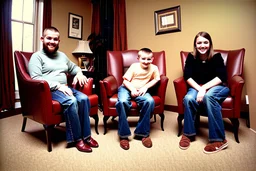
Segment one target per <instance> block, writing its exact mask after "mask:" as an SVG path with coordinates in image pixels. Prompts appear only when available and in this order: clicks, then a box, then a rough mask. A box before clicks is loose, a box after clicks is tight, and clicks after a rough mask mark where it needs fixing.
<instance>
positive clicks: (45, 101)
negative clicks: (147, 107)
mask: <svg viewBox="0 0 256 171" xmlns="http://www.w3.org/2000/svg"><path fill="white" fill-rule="evenodd" d="M32 54H33V53H31V52H21V51H15V52H14V57H15V64H16V72H17V78H18V85H19V94H20V102H21V110H22V115H23V124H22V129H21V131H22V132H24V131H25V127H26V122H27V118H29V119H31V120H34V121H35V122H38V123H41V124H43V126H44V129H45V132H46V141H47V150H48V151H49V152H50V151H52V145H51V133H52V129H53V128H54V126H55V125H58V124H60V123H62V122H63V121H64V116H63V115H62V108H61V105H60V103H59V102H57V101H54V100H52V97H51V92H50V88H49V85H48V83H47V82H46V81H44V80H32V79H31V77H30V76H29V73H28V70H27V66H28V61H29V60H30V57H31V55H32ZM72 80H73V77H72V76H71V75H68V84H69V85H72V84H71V83H72ZM92 85H93V79H91V78H90V79H89V83H88V84H87V85H85V86H83V87H80V86H79V85H77V86H74V88H76V89H78V90H79V91H81V92H83V93H85V94H86V95H88V97H89V99H90V103H91V109H90V116H91V117H93V118H94V120H95V131H96V133H97V134H99V133H98V122H99V117H98V96H97V95H95V94H92Z"/></svg>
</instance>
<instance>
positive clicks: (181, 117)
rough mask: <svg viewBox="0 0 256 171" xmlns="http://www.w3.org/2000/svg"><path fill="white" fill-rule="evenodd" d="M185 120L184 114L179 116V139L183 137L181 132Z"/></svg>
mask: <svg viewBox="0 0 256 171" xmlns="http://www.w3.org/2000/svg"><path fill="white" fill-rule="evenodd" d="M183 119H184V115H183V114H179V115H178V117H177V121H178V137H179V136H180V135H181V131H182V120H183Z"/></svg>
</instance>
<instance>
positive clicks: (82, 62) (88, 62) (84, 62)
mask: <svg viewBox="0 0 256 171" xmlns="http://www.w3.org/2000/svg"><path fill="white" fill-rule="evenodd" d="M78 66H79V67H80V68H81V69H82V71H89V72H93V71H94V58H91V57H86V56H82V57H79V58H78Z"/></svg>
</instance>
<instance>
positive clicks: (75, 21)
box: [68, 13, 83, 40]
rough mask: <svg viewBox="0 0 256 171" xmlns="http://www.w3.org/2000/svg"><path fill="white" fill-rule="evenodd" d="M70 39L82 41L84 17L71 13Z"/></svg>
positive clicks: (69, 20)
mask: <svg viewBox="0 0 256 171" xmlns="http://www.w3.org/2000/svg"><path fill="white" fill-rule="evenodd" d="M68 37H69V38H74V39H80V40H82V37H83V17H82V16H80V15H76V14H72V13H69V16H68Z"/></svg>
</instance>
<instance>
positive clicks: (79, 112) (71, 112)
mask: <svg viewBox="0 0 256 171" xmlns="http://www.w3.org/2000/svg"><path fill="white" fill-rule="evenodd" d="M69 88H70V89H71V90H72V92H73V96H68V95H65V94H64V93H62V92H61V91H59V90H56V91H52V92H51V93H52V99H53V100H56V101H58V102H59V103H60V104H61V106H62V108H63V113H64V116H65V120H66V138H67V142H68V143H71V142H74V141H78V140H81V139H86V138H88V137H90V135H91V127H90V118H89V112H90V107H91V105H90V100H89V98H88V96H87V95H85V94H83V93H82V92H80V91H78V90H76V89H73V88H71V87H69Z"/></svg>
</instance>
